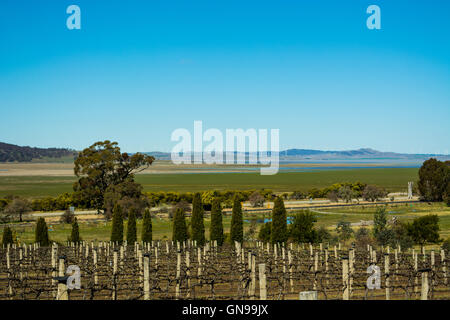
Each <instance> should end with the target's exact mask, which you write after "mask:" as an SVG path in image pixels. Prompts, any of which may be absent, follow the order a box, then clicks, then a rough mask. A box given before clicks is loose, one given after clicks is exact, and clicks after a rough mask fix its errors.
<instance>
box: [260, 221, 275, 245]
mask: <svg viewBox="0 0 450 320" xmlns="http://www.w3.org/2000/svg"><path fill="white" fill-rule="evenodd" d="M271 230H272V222H266V223H264V224H263V225H262V226H261V228H260V229H259V233H258V240H260V241H263V242H269V241H270V233H271Z"/></svg>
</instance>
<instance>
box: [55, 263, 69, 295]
mask: <svg viewBox="0 0 450 320" xmlns="http://www.w3.org/2000/svg"><path fill="white" fill-rule="evenodd" d="M65 260H66V257H65V256H61V257H59V267H58V279H59V280H58V292H57V294H56V300H69V295H68V292H67V284H66V281H65V280H64V278H65V277H64V274H65Z"/></svg>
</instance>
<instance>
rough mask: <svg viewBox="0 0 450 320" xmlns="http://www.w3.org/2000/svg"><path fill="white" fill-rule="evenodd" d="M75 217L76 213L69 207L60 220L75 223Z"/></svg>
mask: <svg viewBox="0 0 450 320" xmlns="http://www.w3.org/2000/svg"><path fill="white" fill-rule="evenodd" d="M74 219H75V214H74V213H73V212H72V211H70V210H69V209H67V210H66V211H64V213H63V214H62V216H61V218H60V221H61V222H62V223H67V224H69V223H73V220H74Z"/></svg>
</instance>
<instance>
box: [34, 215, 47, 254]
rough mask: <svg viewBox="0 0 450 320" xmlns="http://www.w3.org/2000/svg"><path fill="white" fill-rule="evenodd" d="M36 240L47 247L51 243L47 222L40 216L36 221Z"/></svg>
mask: <svg viewBox="0 0 450 320" xmlns="http://www.w3.org/2000/svg"><path fill="white" fill-rule="evenodd" d="M34 240H35V242H36V243H39V244H40V245H41V246H43V247H46V246H48V245H49V244H50V240H49V238H48V228H47V223H45V219H44V218H39V219H38V221H37V223H36V230H35V234H34Z"/></svg>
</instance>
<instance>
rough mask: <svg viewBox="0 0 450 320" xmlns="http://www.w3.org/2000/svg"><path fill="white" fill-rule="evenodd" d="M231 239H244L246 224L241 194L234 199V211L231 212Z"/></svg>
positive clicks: (232, 241) (239, 240)
mask: <svg viewBox="0 0 450 320" xmlns="http://www.w3.org/2000/svg"><path fill="white" fill-rule="evenodd" d="M230 240H231V243H234V241H237V242H242V241H243V240H244V225H243V221H242V206H241V201H240V199H239V196H238V195H236V196H235V197H234V200H233V212H232V214H231V227H230Z"/></svg>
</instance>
